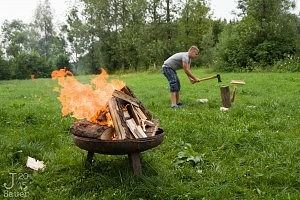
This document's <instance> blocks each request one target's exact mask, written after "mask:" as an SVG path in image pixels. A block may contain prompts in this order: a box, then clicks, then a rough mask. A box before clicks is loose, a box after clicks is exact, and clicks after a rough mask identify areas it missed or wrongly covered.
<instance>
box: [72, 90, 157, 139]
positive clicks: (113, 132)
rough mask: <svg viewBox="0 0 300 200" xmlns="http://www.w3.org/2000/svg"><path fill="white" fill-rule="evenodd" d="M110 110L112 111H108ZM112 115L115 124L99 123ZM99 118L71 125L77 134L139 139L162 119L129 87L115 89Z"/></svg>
mask: <svg viewBox="0 0 300 200" xmlns="http://www.w3.org/2000/svg"><path fill="white" fill-rule="evenodd" d="M108 114H109V115H108ZM108 116H109V117H111V119H112V122H113V126H109V125H99V124H101V122H102V121H106V120H108V118H109V117H108ZM97 121H98V122H99V123H97V124H95V123H91V122H88V121H86V120H81V121H78V122H75V123H74V124H73V125H72V127H71V132H72V133H73V134H74V135H77V136H81V137H89V138H97V139H102V140H124V139H139V138H147V137H151V136H154V135H155V133H156V131H157V130H158V126H159V123H158V121H157V120H154V119H153V118H152V116H151V114H150V112H149V111H148V110H147V109H146V108H145V107H144V106H143V104H142V103H141V102H140V101H139V100H138V99H137V98H136V97H135V95H134V94H133V93H132V91H131V90H130V89H129V88H128V87H126V86H125V87H124V88H123V89H122V90H121V91H117V90H115V91H114V93H113V95H112V97H111V99H110V100H109V102H108V109H107V112H102V113H101V114H100V115H99V116H98V118H97Z"/></svg>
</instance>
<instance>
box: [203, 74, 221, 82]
mask: <svg viewBox="0 0 300 200" xmlns="http://www.w3.org/2000/svg"><path fill="white" fill-rule="evenodd" d="M214 78H217V76H216V75H214V76H210V77H206V78H201V79H199V81H206V80H210V79H214Z"/></svg>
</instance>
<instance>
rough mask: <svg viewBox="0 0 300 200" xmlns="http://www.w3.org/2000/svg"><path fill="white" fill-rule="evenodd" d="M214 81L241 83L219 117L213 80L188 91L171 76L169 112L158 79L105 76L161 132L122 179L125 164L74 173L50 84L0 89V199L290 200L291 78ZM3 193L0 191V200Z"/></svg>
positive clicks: (103, 160)
mask: <svg viewBox="0 0 300 200" xmlns="http://www.w3.org/2000/svg"><path fill="white" fill-rule="evenodd" d="M195 73H196V74H198V76H200V77H204V76H208V75H211V74H207V73H206V72H205V71H203V70H195ZM221 75H222V81H223V84H229V82H230V80H231V79H242V80H245V82H246V85H244V86H242V87H238V91H237V96H236V100H235V102H234V104H233V106H232V108H230V110H229V111H228V112H221V111H220V109H219V108H220V91H219V85H218V83H217V81H216V80H210V81H206V82H201V83H199V84H194V85H191V84H190V83H189V82H188V80H187V78H186V76H185V75H184V74H183V72H182V71H180V72H179V76H180V78H181V82H182V92H181V96H182V102H183V103H184V107H183V108H182V109H178V110H172V109H170V105H169V104H170V103H169V93H168V86H167V82H166V80H165V78H164V77H163V76H162V75H161V74H159V73H147V72H145V73H138V74H125V75H121V76H117V77H113V78H119V79H121V80H124V81H125V82H126V84H127V85H128V86H129V87H130V88H131V89H132V90H133V91H134V93H135V94H136V96H137V97H138V98H139V99H140V100H141V101H142V102H143V104H144V105H145V106H146V107H147V108H148V109H149V110H150V111H151V113H152V114H153V115H154V117H155V118H158V119H159V120H160V123H161V127H162V128H163V129H164V131H165V138H164V142H163V143H162V144H161V145H160V146H159V147H157V148H154V149H151V150H148V151H146V152H144V153H143V159H142V169H143V175H142V176H141V177H133V176H132V172H131V169H130V167H129V165H128V159H127V157H126V156H109V155H100V154H97V155H96V156H95V162H94V164H93V166H92V167H91V168H86V167H85V166H84V161H85V159H86V152H85V151H83V150H81V149H79V148H78V147H76V146H75V145H74V143H73V141H72V138H71V136H70V134H69V132H68V129H69V127H70V125H71V124H72V122H73V119H71V118H70V117H67V118H62V117H61V111H60V104H59V102H58V100H57V99H56V97H57V93H55V92H53V88H54V87H56V86H57V82H56V81H54V80H50V79H37V80H24V81H21V80H18V81H1V82H0V101H1V107H0V127H1V133H0V150H1V154H0V172H1V176H0V185H1V186H3V185H4V183H6V184H8V185H10V183H11V175H10V173H17V174H16V176H18V178H19V179H18V180H16V184H15V186H14V187H13V188H12V189H10V190H9V191H10V192H14V193H13V194H11V195H12V197H8V198H7V199H9V198H12V199H14V198H15V199H17V198H16V197H15V196H16V195H17V194H19V193H20V192H22V191H23V192H24V191H25V192H28V193H27V194H26V197H24V198H25V199H105V200H106V199H299V198H300V191H299V190H300V176H299V172H300V122H299V121H300V74H299V73H226V74H221ZM89 78H90V77H88V76H82V77H79V79H80V80H81V81H84V82H88V80H89ZM201 98H207V99H208V100H209V101H208V103H206V104H201V103H199V102H197V99H201ZM27 156H31V157H34V158H36V159H39V160H42V161H44V162H45V164H46V169H45V171H43V172H41V171H38V172H36V171H32V170H30V169H27V168H26V167H25V164H26V159H27ZM24 175H28V178H27V177H25V176H24ZM19 186H22V187H21V188H20V187H19ZM7 192H8V190H7V189H5V187H2V189H1V191H0V199H1V198H2V197H3V198H6V197H7V195H8V193H7ZM5 195H6V196H5ZM18 198H22V197H18Z"/></svg>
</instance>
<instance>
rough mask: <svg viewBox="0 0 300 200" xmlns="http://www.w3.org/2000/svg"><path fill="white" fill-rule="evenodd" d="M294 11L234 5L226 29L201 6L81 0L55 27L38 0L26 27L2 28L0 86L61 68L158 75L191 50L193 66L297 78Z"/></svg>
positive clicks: (193, 1)
mask: <svg viewBox="0 0 300 200" xmlns="http://www.w3.org/2000/svg"><path fill="white" fill-rule="evenodd" d="M293 8H295V2H294V1H292V0H272V1H267V0H238V13H236V16H237V19H236V20H233V21H229V22H228V21H226V20H221V19H218V20H214V19H212V17H211V15H210V8H209V4H208V3H207V2H206V1H205V0H181V1H179V0H101V1H99V0H81V2H80V4H77V5H74V6H73V7H72V8H71V9H70V10H69V12H68V13H67V14H66V16H67V20H66V23H65V24H63V25H62V26H60V27H55V26H54V24H53V16H52V12H51V5H50V3H49V0H44V1H43V2H40V4H39V5H38V7H37V8H36V12H35V16H34V20H33V21H32V22H31V23H29V24H26V23H24V22H22V21H20V20H13V21H11V22H9V21H5V22H4V24H3V25H2V27H1V32H2V37H1V46H0V47H1V48H0V79H13V78H17V79H24V78H30V77H32V75H33V76H35V77H49V76H50V74H51V71H53V70H55V69H57V68H60V67H67V68H69V69H71V70H72V71H73V72H74V73H75V74H76V73H77V74H79V73H98V70H99V67H106V68H108V69H109V70H110V71H116V70H136V71H137V70H149V69H159V68H160V67H161V64H162V62H163V61H164V60H165V59H166V58H167V57H168V56H170V55H172V54H173V53H176V52H180V51H186V50H187V49H188V48H189V46H191V45H197V46H198V47H199V48H200V50H201V52H200V58H199V59H197V60H196V62H195V65H197V66H206V67H214V68H215V69H217V70H225V71H233V70H250V71H251V70H254V69H255V68H256V67H261V68H271V67H274V66H276V68H277V69H279V70H280V69H285V70H289V71H300V66H299V65H300V64H299V63H300V62H299V61H300V59H299V56H300V17H299V15H296V14H292V13H291V10H292V9H293ZM57 29H58V30H57ZM286 63H288V64H286Z"/></svg>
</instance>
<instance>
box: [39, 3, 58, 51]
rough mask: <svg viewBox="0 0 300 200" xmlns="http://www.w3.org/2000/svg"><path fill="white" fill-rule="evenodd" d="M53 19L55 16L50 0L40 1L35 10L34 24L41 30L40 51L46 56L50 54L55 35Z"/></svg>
mask: <svg viewBox="0 0 300 200" xmlns="http://www.w3.org/2000/svg"><path fill="white" fill-rule="evenodd" d="M52 20H53V16H52V12H51V6H50V2H49V0H44V2H43V3H41V2H40V3H39V4H38V6H37V8H36V11H35V19H34V25H35V27H36V28H37V29H38V30H39V34H40V36H41V38H42V39H41V40H40V45H39V47H40V52H41V54H43V55H45V56H46V57H48V56H49V54H50V52H49V50H50V45H51V38H52V36H53V35H54V29H53V23H52Z"/></svg>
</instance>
